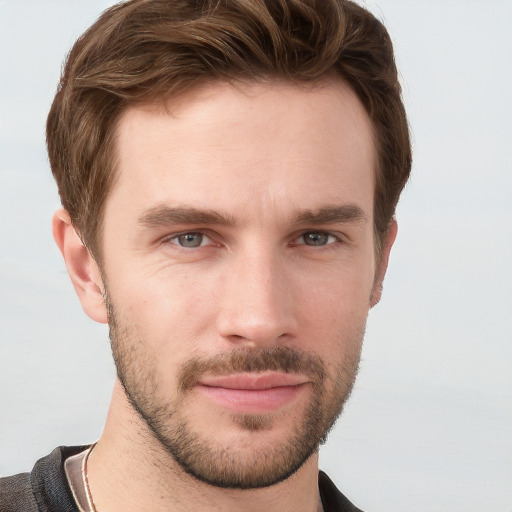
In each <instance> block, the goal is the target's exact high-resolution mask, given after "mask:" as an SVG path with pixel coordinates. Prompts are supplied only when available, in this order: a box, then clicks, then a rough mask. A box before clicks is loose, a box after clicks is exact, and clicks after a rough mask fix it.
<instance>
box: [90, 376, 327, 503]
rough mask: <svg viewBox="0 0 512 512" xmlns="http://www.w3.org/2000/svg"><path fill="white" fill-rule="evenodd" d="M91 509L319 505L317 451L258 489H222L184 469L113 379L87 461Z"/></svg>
mask: <svg viewBox="0 0 512 512" xmlns="http://www.w3.org/2000/svg"><path fill="white" fill-rule="evenodd" d="M88 480H89V486H90V489H91V493H92V496H93V499H94V503H95V505H96V509H97V512H114V511H117V510H123V511H124V512H136V511H141V510H151V511H154V512H161V511H162V512H163V511H170V510H171V511H173V512H181V511H185V510H194V511H196V512H202V511H208V512H216V511H221V510H222V511H225V512H230V511H235V510H236V511H239V510H241V509H243V510H244V511H247V512H252V511H261V510H265V509H271V510H273V511H281V510H282V511H285V510H286V511H288V510H294V511H297V512H316V511H321V510H322V505H321V501H320V496H319V491H318V455H317V453H314V454H313V455H312V456H311V457H310V458H309V459H308V460H307V461H306V462H305V464H304V465H303V466H302V467H301V468H300V469H299V470H298V471H297V472H296V473H295V474H294V475H292V476H291V477H290V478H288V479H286V480H285V481H283V482H280V483H278V484H275V485H272V486H270V487H265V488H261V489H250V490H239V489H222V488H218V487H214V486H212V485H209V484H206V483H204V482H201V481H199V480H197V479H196V478H194V477H192V476H190V475H188V474H187V473H185V472H184V471H183V470H182V469H181V467H180V466H179V465H178V464H177V463H176V462H175V461H174V459H173V458H172V457H171V456H170V455H169V454H168V453H167V451H166V450H165V449H164V447H163V446H162V445H161V444H160V442H159V441H158V440H156V439H155V438H154V436H153V435H152V433H151V432H150V431H149V429H148V428H147V426H146V424H145V422H144V421H143V420H142V419H141V418H140V417H139V415H138V414H137V413H136V412H135V411H134V410H133V408H132V406H131V405H130V404H129V402H128V400H127V398H126V395H125V393H124V390H123V389H122V386H121V385H120V383H119V382H116V385H115V387H114V393H113V396H112V402H111V406H110V410H109V413H108V416H107V422H106V424H105V429H104V432H103V434H102V436H101V439H100V440H99V441H98V443H97V445H96V447H95V449H94V451H93V452H92V454H91V456H90V458H89V462H88Z"/></svg>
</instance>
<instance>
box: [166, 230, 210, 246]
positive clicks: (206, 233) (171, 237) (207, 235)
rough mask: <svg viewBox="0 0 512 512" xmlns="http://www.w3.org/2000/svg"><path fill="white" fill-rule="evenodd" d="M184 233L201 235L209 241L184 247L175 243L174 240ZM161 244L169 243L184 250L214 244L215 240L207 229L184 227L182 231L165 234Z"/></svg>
mask: <svg viewBox="0 0 512 512" xmlns="http://www.w3.org/2000/svg"><path fill="white" fill-rule="evenodd" d="M184 235H203V237H205V238H207V239H208V240H209V243H201V245H199V246H198V247H184V246H182V245H180V244H178V243H175V240H177V239H178V238H179V237H180V236H184ZM161 243H162V244H171V245H173V246H176V247H178V248H179V249H184V250H190V249H199V248H200V247H205V246H208V245H214V244H216V243H217V242H216V241H215V239H214V237H213V236H212V233H211V231H209V230H207V229H185V230H183V231H180V232H178V233H172V234H171V235H167V236H165V237H164V238H163V239H162V241H161Z"/></svg>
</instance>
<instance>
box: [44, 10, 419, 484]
mask: <svg viewBox="0 0 512 512" xmlns="http://www.w3.org/2000/svg"><path fill="white" fill-rule="evenodd" d="M47 133H48V148H49V154H50V161H51V164H52V170H53V172H54V175H55V177H56V179H57V182H58V186H59V191H60V195H61V199H62V203H63V206H64V209H65V212H66V213H61V214H59V215H58V216H57V220H56V222H55V226H56V227H55V228H54V229H55V233H56V239H57V242H58V244H59V246H60V247H61V250H62V252H63V254H64V257H65V259H66V261H67V263H68V269H69V270H70V275H71V278H72V280H73V283H74V285H75V288H76V289H77V292H78V295H79V297H80V300H81V302H82V305H83V307H84V309H85V311H86V312H87V313H88V314H89V315H90V316H91V317H92V318H93V319H95V320H97V321H101V322H106V321H107V320H108V322H109V326H110V332H111V340H112V348H113V353H114V358H115V360H116V365H117V370H118V376H119V379H120V381H121V383H122V385H123V387H124V391H125V394H126V397H127V400H128V401H129V402H130V404H131V407H132V408H133V410H134V411H135V412H136V414H137V417H138V418H139V419H140V420H141V421H142V424H143V425H144V428H146V429H147V431H148V432H150V433H151V436H152V437H153V439H154V440H155V442H156V443H158V445H159V446H161V447H163V448H164V450H165V451H166V452H167V453H168V454H169V455H170V456H171V458H172V460H173V461H175V462H176V463H177V464H178V465H179V467H180V468H181V469H182V470H184V471H186V472H188V473H189V474H191V475H193V476H194V477H196V478H198V479H199V480H204V481H206V482H208V483H210V484H213V485H217V486H224V487H238V488H249V487H262V486H267V485H271V484H274V483H276V482H279V481H281V480H283V479H285V478H287V477H288V476H290V475H291V474H292V473H294V472H295V471H296V470H298V469H299V468H300V467H301V466H302V465H303V464H304V462H305V461H307V460H308V459H309V458H310V457H311V455H312V454H313V453H314V452H315V450H316V449H317V447H318V445H319V443H320V442H322V440H323V439H325V436H326V435H327V432H328V430H329V429H330V427H331V426H332V425H333V423H334V421H335V419H336V418H337V417H338V415H339V414H340V412H341V410H342V407H343V404H344V402H345V400H346V399H347V397H348V395H349V394H350V390H351V389H352V384H353V382H354V379H355V375H356V373H357V366H358V361H359V355H360V349H361V343H362V338H363V333H364V328H365V322H366V316H367V314H368V310H369V308H370V307H371V306H372V305H374V304H375V303H376V302H377V301H378V299H379V297H380V289H381V283H382V279H383V277H384V272H385V269H386V264H387V256H388V254H389V250H390V248H391V245H392V243H393V240H394V236H395V234H396V226H395V223H394V221H393V214H394V210H395V206H396V202H397V200H398V196H399V194H400V191H401V189H402V188H403V186H404V184H405V181H406V180H407V177H408V174H409V170H410V148H409V139H408V130H407V122H406V118H405V114H404V110H403V105H402V102H401V99H400V88H399V85H398V82H397V73H396V69H395V65H394V61H393V54H392V47H391V43H390V40H389V37H388V35H387V33H386V31H385V29H384V28H383V27H382V25H381V24H380V23H379V22H378V21H377V20H375V18H373V17H372V16H371V15H370V14H369V13H368V12H366V11H364V10H363V9H361V8H360V7H358V6H357V5H356V4H353V3H352V2H344V1H339V0H333V1H327V0H321V1H320V0H318V1H314V0H309V1H306V0H304V1H293V2H291V1H290V2H287V1H284V0H283V1H279V2H265V1H263V0H262V1H254V0H251V1H247V0H236V1H235V0H225V1H218V2H217V1H216V2H213V1H206V0H205V1H204V2H197V1H193V2H192V1H176V2H168V1H164V0H149V1H140V0H139V1H132V2H127V3H124V4H120V5H119V6H116V7H114V8H112V9H110V10H109V11H106V13H104V14H103V15H102V17H101V18H100V19H99V21H98V22H96V24H95V25H93V26H92V27H91V28H90V29H89V30H88V31H87V32H86V33H85V34H84V35H83V36H82V37H81V38H80V39H79V40H78V41H77V43H76V44H75V46H74V48H73V50H72V51H71V53H70V55H69V57H68V61H67V64H66V67H65V69H64V73H63V77H62V81H61V85H60V88H59V90H58V92H57V95H56V99H55V101H54V104H53V106H52V110H51V112H50V115H49V119H48V132H47ZM75 232H76V233H78V235H74V233H75ZM73 235H74V236H73ZM82 241H83V243H84V245H82ZM205 426H207V427H205Z"/></svg>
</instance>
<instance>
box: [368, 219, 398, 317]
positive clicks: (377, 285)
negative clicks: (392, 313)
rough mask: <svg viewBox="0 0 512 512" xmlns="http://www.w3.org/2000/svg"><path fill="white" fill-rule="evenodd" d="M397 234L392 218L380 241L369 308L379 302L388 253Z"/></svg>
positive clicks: (395, 224)
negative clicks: (380, 245)
mask: <svg viewBox="0 0 512 512" xmlns="http://www.w3.org/2000/svg"><path fill="white" fill-rule="evenodd" d="M397 232H398V225H397V223H396V219H395V218H394V217H393V219H392V220H391V222H390V223H389V226H388V230H387V231H386V235H385V236H384V239H383V240H382V248H381V251H380V259H379V262H378V264H377V269H376V272H375V279H374V281H373V287H372V293H371V295H370V307H372V308H373V306H375V305H376V304H377V303H378V302H379V301H380V298H381V296H382V284H383V282H384V277H385V275H386V270H387V268H388V261H389V253H390V252H391V247H393V243H394V242H395V239H396V235H397Z"/></svg>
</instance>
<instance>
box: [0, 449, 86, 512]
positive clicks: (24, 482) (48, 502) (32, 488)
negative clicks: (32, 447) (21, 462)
mask: <svg viewBox="0 0 512 512" xmlns="http://www.w3.org/2000/svg"><path fill="white" fill-rule="evenodd" d="M85 448H86V446H76V447H60V448H55V450H53V452H52V453H51V454H50V455H47V456H46V457H43V458H41V459H39V460H38V461H37V462H36V464H35V465H34V468H33V469H32V471H31V472H30V473H20V474H18V475H13V476H9V477H5V478H0V511H1V512H50V511H51V512H59V511H62V512H72V511H77V510H78V509H77V508H76V505H75V502H74V499H73V496H72V493H71V490H70V489H69V486H68V484H67V480H66V477H65V474H64V470H63V463H64V460H65V459H66V458H67V457H69V456H71V455H74V454H75V453H78V452H80V451H81V450H84V449H85Z"/></svg>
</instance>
